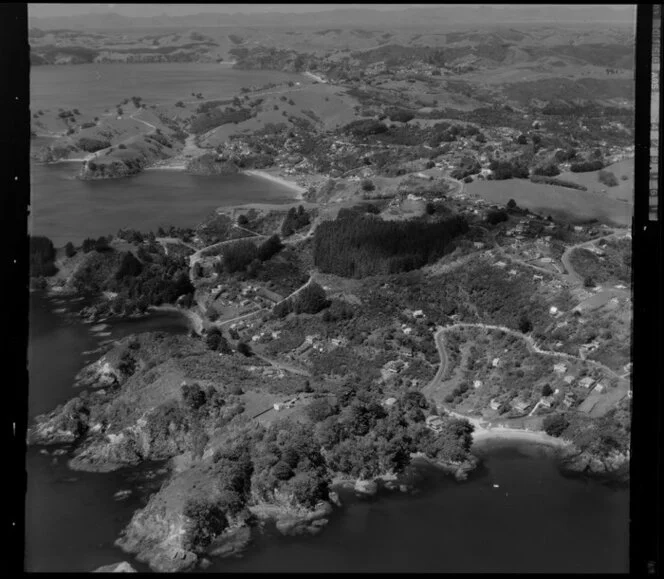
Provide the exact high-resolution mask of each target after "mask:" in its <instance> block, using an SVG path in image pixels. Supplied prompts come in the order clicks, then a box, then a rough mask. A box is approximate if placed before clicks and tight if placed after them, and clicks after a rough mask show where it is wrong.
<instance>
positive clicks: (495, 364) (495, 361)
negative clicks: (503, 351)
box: [491, 358, 500, 368]
mask: <svg viewBox="0 0 664 579" xmlns="http://www.w3.org/2000/svg"><path fill="white" fill-rule="evenodd" d="M499 364H500V358H494V359H493V360H492V361H491V365H492V366H493V367H494V368H498V365H499Z"/></svg>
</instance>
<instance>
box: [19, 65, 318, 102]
mask: <svg viewBox="0 0 664 579" xmlns="http://www.w3.org/2000/svg"><path fill="white" fill-rule="evenodd" d="M289 80H292V81H294V82H300V83H302V84H305V83H307V82H310V81H307V80H306V79H305V78H304V77H302V76H301V75H298V74H289V73H284V72H277V71H266V70H234V69H233V68H231V66H230V65H228V64H224V63H220V64H215V63H209V64H208V63H203V64H197V63H187V62H183V63H154V64H99V65H97V64H80V65H76V66H57V65H48V66H33V67H32V68H31V69H30V107H31V108H32V109H33V110H37V109H58V108H60V107H62V108H65V109H69V108H79V109H80V110H81V112H85V113H89V114H99V113H101V112H103V111H104V110H105V109H107V108H109V107H113V106H115V105H118V104H120V103H121V102H122V101H123V100H124V99H126V98H131V97H132V96H137V97H141V98H142V99H143V100H144V101H145V102H146V104H147V105H151V104H164V103H171V104H172V103H174V102H175V101H178V100H192V99H193V98H194V97H192V96H191V93H192V92H196V93H199V92H200V93H202V94H203V97H204V98H206V99H208V98H209V99H211V98H218V99H227V98H232V97H233V96H235V95H236V94H237V93H238V92H239V91H240V89H241V88H242V87H250V86H264V85H266V84H268V83H275V84H278V83H282V82H287V81H289Z"/></svg>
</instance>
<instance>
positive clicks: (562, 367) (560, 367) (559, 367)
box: [553, 362, 567, 374]
mask: <svg viewBox="0 0 664 579" xmlns="http://www.w3.org/2000/svg"><path fill="white" fill-rule="evenodd" d="M565 370H567V366H566V365H565V364H563V363H562V362H558V363H557V364H554V365H553V371H554V372H556V373H557V374H562V373H563V372H565Z"/></svg>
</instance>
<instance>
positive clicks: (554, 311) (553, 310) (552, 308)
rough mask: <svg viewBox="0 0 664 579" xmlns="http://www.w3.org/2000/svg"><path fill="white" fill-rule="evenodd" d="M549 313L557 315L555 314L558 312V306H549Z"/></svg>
mask: <svg viewBox="0 0 664 579" xmlns="http://www.w3.org/2000/svg"><path fill="white" fill-rule="evenodd" d="M549 313H550V314H551V315H552V316H555V315H556V314H557V313H558V308H557V307H556V306H551V307H550V308H549Z"/></svg>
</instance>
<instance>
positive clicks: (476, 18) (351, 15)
mask: <svg viewBox="0 0 664 579" xmlns="http://www.w3.org/2000/svg"><path fill="white" fill-rule="evenodd" d="M635 13H636V9H635V7H634V6H611V5H604V6H599V5H593V6H576V5H567V6H565V5H525V6H517V5H509V6H503V5H463V4H462V5H445V6H430V7H422V8H407V9H404V10H374V9H370V8H340V9H335V10H329V11H321V12H306V13H275V12H270V13H264V14H242V13H236V14H219V13H209V12H208V13H200V14H192V15H186V16H166V15H163V16H153V17H141V18H132V17H127V16H123V15H120V14H115V13H111V12H109V13H106V14H81V15H77V16H60V17H52V18H36V17H30V18H29V22H30V26H31V27H34V28H40V29H42V30H53V29H75V30H76V29H100V30H104V29H106V30H113V29H115V30H117V29H126V28H203V27H219V26H221V27H231V26H238V27H247V26H265V27H279V26H287V27H293V26H321V25H322V24H324V25H325V26H330V27H331V26H342V27H348V26H354V27H359V26H361V27H368V28H380V27H388V28H395V27H398V28H405V27H422V26H425V27H431V26H440V27H441V28H442V29H450V28H452V27H458V26H459V25H462V24H463V25H471V26H481V25H491V24H527V23H547V24H563V23H564V24H567V25H568V24H573V23H576V24H580V25H583V24H598V23H607V24H614V25H621V24H623V25H632V26H633V25H634V21H635Z"/></svg>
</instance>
